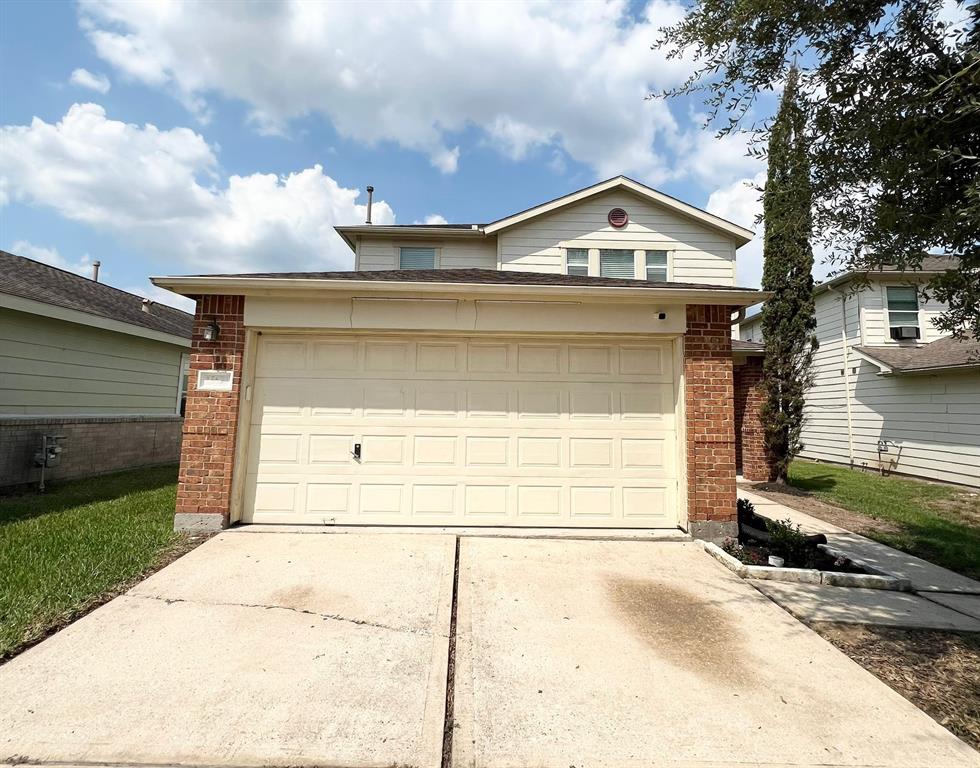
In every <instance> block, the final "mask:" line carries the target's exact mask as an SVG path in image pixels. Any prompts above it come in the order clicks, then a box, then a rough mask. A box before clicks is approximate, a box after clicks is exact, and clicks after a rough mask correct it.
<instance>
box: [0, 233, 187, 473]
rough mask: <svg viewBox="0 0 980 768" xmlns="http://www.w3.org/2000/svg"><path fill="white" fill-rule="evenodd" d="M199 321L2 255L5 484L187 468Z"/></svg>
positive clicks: (0, 436) (0, 462) (1, 453)
mask: <svg viewBox="0 0 980 768" xmlns="http://www.w3.org/2000/svg"><path fill="white" fill-rule="evenodd" d="M192 320H193V317H192V316H191V315H189V314H187V313H186V312H181V311H180V310H177V309H174V308H172V307H168V306H166V305H162V304H157V303H154V302H151V301H149V300H146V299H143V298H142V297H140V296H136V295H134V294H131V293H127V292H126V291H121V290H119V289H117V288H113V287H111V286H108V285H105V284H103V283H99V282H97V281H95V280H90V279H88V278H86V277H82V276H80V275H76V274H74V273H71V272H65V271H64V270H60V269H57V268H55V267H51V266H48V265H46V264H42V263H40V262H37V261H33V260H31V259H26V258H23V257H21V256H16V255H14V254H11V253H7V252H5V251H0V487H9V486H15V485H21V484H23V483H29V482H34V481H36V480H37V479H38V477H39V474H40V470H39V468H38V467H37V466H35V454H36V453H37V452H38V450H39V449H40V447H41V441H42V438H43V437H44V436H45V435H57V436H61V437H63V440H61V441H60V443H61V445H62V447H63V450H62V452H61V454H60V456H59V457H58V459H57V461H56V462H55V463H53V465H52V466H50V467H49V468H46V470H45V472H46V475H47V477H48V478H69V477H82V476H86V475H95V474H101V473H104V472H111V471H115V470H119V469H125V468H128V467H136V466H143V465H150V464H162V463H167V462H175V461H177V459H178V457H179V454H180V439H181V423H182V418H181V409H182V402H181V399H182V395H183V392H184V391H185V388H186V370H187V365H188V361H189V352H190V336H191V322H192Z"/></svg>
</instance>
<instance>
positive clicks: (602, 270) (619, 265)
mask: <svg viewBox="0 0 980 768" xmlns="http://www.w3.org/2000/svg"><path fill="white" fill-rule="evenodd" d="M599 277H620V278H627V279H629V280H632V279H634V278H635V277H636V255H635V254H634V252H633V250H632V249H631V250H628V251H627V250H623V249H621V248H600V249H599Z"/></svg>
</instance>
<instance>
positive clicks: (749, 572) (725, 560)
mask: <svg viewBox="0 0 980 768" xmlns="http://www.w3.org/2000/svg"><path fill="white" fill-rule="evenodd" d="M701 545H702V547H704V551H705V552H707V553H708V554H709V555H711V556H712V557H713V558H714V559H715V560H717V561H718V562H719V563H721V564H722V565H724V566H725V567H726V568H728V570H730V571H732V572H733V573H735V574H736V575H738V576H739V577H741V578H743V579H761V580H764V581H788V582H792V583H794V584H823V585H824V586H828V587H857V588H860V589H887V590H891V591H893V592H911V591H912V584H911V582H910V581H909V580H908V579H900V578H897V577H895V576H892V575H890V574H887V573H884V572H883V571H882V570H881V569H878V568H872V567H869V566H868V565H866V564H865V563H863V562H860V561H858V560H854V559H853V558H850V559H851V562H853V563H856V564H857V565H859V566H860V567H861V568H864V569H866V570H868V571H874V573H836V572H831V571H819V570H817V569H816V568H772V567H770V566H767V565H746V564H745V563H743V562H741V561H740V560H737V559H736V558H734V557H732V556H731V555H729V554H728V553H727V552H725V550H723V549H722V548H721V547H719V546H718V545H717V544H712V543H711V542H710V541H701ZM819 546H820V547H821V548H823V549H824V551H826V552H827V554H828V555H831V556H833V557H836V556H838V555H840V554H843V553H841V552H838V551H837V550H834V549H828V548H826V545H819ZM845 556H846V555H845Z"/></svg>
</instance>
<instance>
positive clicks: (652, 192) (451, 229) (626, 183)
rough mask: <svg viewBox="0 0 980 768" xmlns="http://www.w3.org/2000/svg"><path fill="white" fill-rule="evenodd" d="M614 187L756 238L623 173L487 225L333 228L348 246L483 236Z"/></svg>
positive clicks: (731, 233)
mask: <svg viewBox="0 0 980 768" xmlns="http://www.w3.org/2000/svg"><path fill="white" fill-rule="evenodd" d="M615 189H625V190H628V191H630V192H632V193H633V194H635V195H638V196H639V197H642V198H646V199H647V200H650V201H651V202H653V203H654V204H656V205H659V206H662V207H664V208H667V209H669V210H671V211H673V212H674V213H677V214H680V215H681V216H685V217H687V218H689V219H693V220H695V221H697V222H699V223H700V224H702V225H704V226H706V227H708V228H710V229H714V230H716V231H718V232H721V233H722V234H724V235H726V236H727V237H731V238H732V239H733V240H735V242H736V244H737V245H736V247H738V246H742V245H745V244H746V243H747V242H749V241H750V240H751V239H752V238H753V237H755V233H754V232H753V231H752V230H750V229H746V228H745V227H740V226H739V225H738V224H733V223H732V222H730V221H727V220H726V219H723V218H721V217H720V216H715V215H714V214H713V213H708V212H707V211H703V210H701V209H700V208H695V207H694V206H693V205H688V204H687V203H685V202H682V201H681V200H678V199H677V198H676V197H671V196H670V195H666V194H664V193H663V192H659V191H658V190H656V189H653V187H648V186H646V185H645V184H641V183H640V182H638V181H634V180H633V179H630V178H628V177H626V176H614V177H613V178H611V179H606V180H605V181H600V182H598V183H597V184H593V185H591V186H589V187H584V188H582V189H579V190H576V191H575V192H570V193H569V194H567V195H562V196H561V197H556V198H555V199H554V200H549V201H548V202H546V203H540V204H539V205H535V206H533V207H531V208H527V209H525V210H523V211H519V212H517V213H512V214H510V215H509V216H505V217H504V218H502V219H497V220H496V221H492V222H490V223H489V224H379V225H375V224H358V225H356V226H340V227H334V229H335V230H336V231H337V233H338V234H339V235H340V236H341V237H342V238H344V241H345V242H346V243H347V244H348V245H349V246H350V247H351V248H353V247H354V242H353V240H352V239H351V237H352V236H353V235H358V234H367V233H371V234H375V235H410V236H423V237H424V236H426V235H428V236H430V237H434V236H439V237H447V236H450V237H486V236H487V235H492V234H494V233H495V232H499V231H500V230H503V229H507V228H508V227H513V226H516V225H518V224H521V223H523V222H525V221H528V220H529V219H533V218H536V217H538V216H543V215H545V214H547V213H551V212H552V211H556V210H559V209H561V208H564V207H566V206H569V205H574V204H575V203H579V202H582V201H583V200H587V199H589V198H590V197H595V196H596V195H601V194H603V193H605V192H609V191H611V190H615Z"/></svg>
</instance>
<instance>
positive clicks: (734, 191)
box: [706, 171, 833, 288]
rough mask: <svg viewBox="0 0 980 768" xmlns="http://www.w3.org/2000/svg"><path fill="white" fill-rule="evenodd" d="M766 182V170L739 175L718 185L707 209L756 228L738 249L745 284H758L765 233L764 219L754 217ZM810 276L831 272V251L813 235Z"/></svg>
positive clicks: (822, 276) (741, 282)
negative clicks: (748, 240)
mask: <svg viewBox="0 0 980 768" xmlns="http://www.w3.org/2000/svg"><path fill="white" fill-rule="evenodd" d="M765 183H766V172H765V171H759V172H758V173H757V174H756V175H755V176H753V177H752V178H744V179H739V180H738V181H736V182H733V183H732V184H729V185H727V186H724V187H720V188H719V189H716V190H715V191H714V192H712V193H711V196H710V197H709V198H708V205H707V206H706V209H707V210H708V211H709V212H710V213H713V214H715V215H716V216H721V217H722V218H723V219H728V220H729V221H733V222H735V223H736V224H741V225H742V226H743V227H748V228H749V229H752V230H754V231H755V238H753V240H752V241H751V242H750V243H748V244H747V245H743V246H742V247H741V248H739V249H738V254H737V260H736V267H737V271H738V275H737V283H738V285H741V286H745V287H746V288H757V287H759V285H761V283H762V261H763V259H762V246H763V237H764V236H765V222H758V223H757V221H756V219H757V218H758V217H759V216H761V215H762V193H761V192H760V191H759V189H760V188H762V187H764V186H765ZM811 242H812V244H813V261H814V267H813V276H814V279H815V280H817V281H818V282H819V281H820V280H823V279H825V278H826V277H827V275H828V274H830V272H831V270H832V269H833V265H832V264H830V263H829V262H828V257H829V255H830V251H829V250H828V249H827V248H826V247H824V246H822V245H821V244H819V243H818V242H817V240H816V238H812V239H811Z"/></svg>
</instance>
